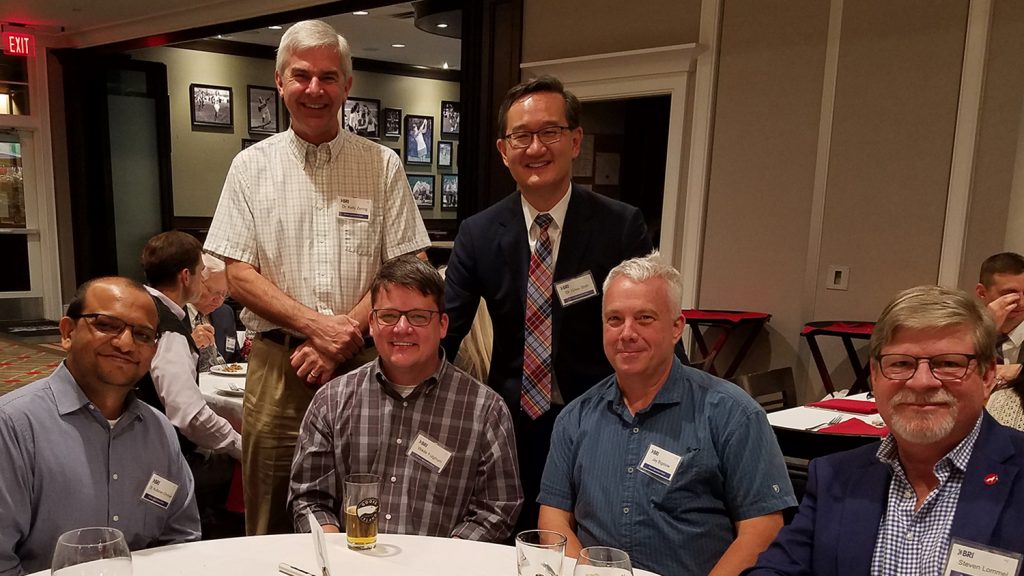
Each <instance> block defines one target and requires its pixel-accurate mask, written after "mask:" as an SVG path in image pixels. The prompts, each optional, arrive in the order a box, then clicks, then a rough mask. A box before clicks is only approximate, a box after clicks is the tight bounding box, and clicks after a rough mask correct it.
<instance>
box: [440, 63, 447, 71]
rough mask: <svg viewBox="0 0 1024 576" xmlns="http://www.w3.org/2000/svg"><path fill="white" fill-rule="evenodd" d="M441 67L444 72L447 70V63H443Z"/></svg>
mask: <svg viewBox="0 0 1024 576" xmlns="http://www.w3.org/2000/svg"><path fill="white" fill-rule="evenodd" d="M441 67H442V68H444V69H445V70H447V69H448V63H447V62H445V63H444V66H441Z"/></svg>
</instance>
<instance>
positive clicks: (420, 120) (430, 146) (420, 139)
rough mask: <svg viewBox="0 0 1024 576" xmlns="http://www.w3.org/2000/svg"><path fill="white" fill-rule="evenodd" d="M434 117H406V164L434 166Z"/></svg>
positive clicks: (407, 115) (409, 115) (408, 115)
mask: <svg viewBox="0 0 1024 576" xmlns="http://www.w3.org/2000/svg"><path fill="white" fill-rule="evenodd" d="M433 152H434V117H433V116H414V115H412V114H406V115H405V163H406V164H428V165H429V164H433V163H434V159H433V157H432V156H433Z"/></svg>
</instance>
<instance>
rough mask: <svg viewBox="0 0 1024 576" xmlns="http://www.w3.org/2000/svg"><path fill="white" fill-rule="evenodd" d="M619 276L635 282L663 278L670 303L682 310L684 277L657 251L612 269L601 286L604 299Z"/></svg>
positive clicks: (631, 259)
mask: <svg viewBox="0 0 1024 576" xmlns="http://www.w3.org/2000/svg"><path fill="white" fill-rule="evenodd" d="M619 276H625V277H626V278H629V279H630V280H632V281H634V282H646V281H648V280H650V279H652V278H661V279H662V280H664V281H665V287H666V288H667V289H668V297H669V301H670V302H671V303H673V304H674V305H675V306H676V307H677V308H679V309H682V307H683V277H682V275H681V274H680V273H679V270H676V269H675V268H673V267H672V266H670V265H669V264H667V263H665V261H664V260H663V259H662V258H661V253H659V252H658V251H657V250H653V251H652V252H651V253H650V254H648V255H646V256H639V257H637V258H630V259H629V260H626V261H624V262H622V263H621V264H619V265H618V266H616V267H615V268H612V269H611V271H610V272H608V277H607V278H605V279H604V284H603V285H602V286H601V292H602V296H601V298H602V299H603V298H604V294H607V293H608V286H609V285H611V283H612V280H614V279H615V278H617V277H619Z"/></svg>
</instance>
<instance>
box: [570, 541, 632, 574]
mask: <svg viewBox="0 0 1024 576" xmlns="http://www.w3.org/2000/svg"><path fill="white" fill-rule="evenodd" d="M632 575H633V566H632V565H631V564H630V563H629V554H626V553H625V552H623V551H622V550H619V549H618V548H610V547H608V546H591V547H589V548H584V549H583V550H580V557H579V558H578V559H577V560H576V569H575V570H573V576H632Z"/></svg>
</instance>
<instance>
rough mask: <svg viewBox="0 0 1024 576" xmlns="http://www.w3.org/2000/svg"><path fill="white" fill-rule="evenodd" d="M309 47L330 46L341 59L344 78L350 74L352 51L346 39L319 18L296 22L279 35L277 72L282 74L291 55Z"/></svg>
mask: <svg viewBox="0 0 1024 576" xmlns="http://www.w3.org/2000/svg"><path fill="white" fill-rule="evenodd" d="M309 48H331V49H333V50H334V51H335V52H337V53H338V59H339V60H340V61H341V73H342V74H344V76H345V78H346V79H347V78H350V77H351V76H352V51H351V49H349V46H348V40H345V37H344V36H342V35H341V34H338V32H337V31H336V30H335V29H334V28H332V27H331V25H330V24H327V23H326V22H323V21H321V20H303V21H302V22H296V23H295V24H293V25H292V26H291V28H288V30H287V31H285V33H284V35H283V36H281V44H280V45H279V46H278V48H277V64H276V70H277V73H278V74H280V75H281V76H284V73H285V69H286V68H287V67H288V62H289V61H290V60H291V58H292V56H293V55H294V54H295V53H296V52H299V51H300V50H307V49H309Z"/></svg>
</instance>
